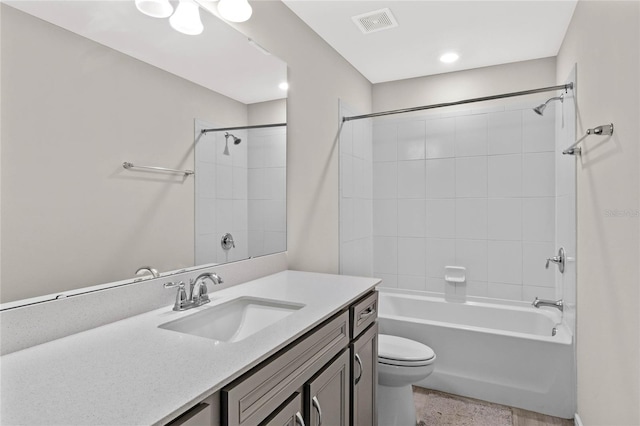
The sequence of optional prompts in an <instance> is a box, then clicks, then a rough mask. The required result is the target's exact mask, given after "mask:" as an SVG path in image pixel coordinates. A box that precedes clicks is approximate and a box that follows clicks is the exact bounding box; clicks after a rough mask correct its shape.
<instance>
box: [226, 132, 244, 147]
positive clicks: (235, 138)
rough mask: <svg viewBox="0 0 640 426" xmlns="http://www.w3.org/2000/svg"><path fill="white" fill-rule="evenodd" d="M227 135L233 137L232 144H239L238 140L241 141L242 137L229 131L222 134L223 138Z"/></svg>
mask: <svg viewBox="0 0 640 426" xmlns="http://www.w3.org/2000/svg"><path fill="white" fill-rule="evenodd" d="M229 137H232V138H233V144H234V145H238V144H240V142H242V139H240V138H238V137H236V136H235V135H232V134H231V133H228V132H227V133H225V134H224V138H225V139H228V138H229Z"/></svg>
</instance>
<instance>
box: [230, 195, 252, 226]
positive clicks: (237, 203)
mask: <svg viewBox="0 0 640 426" xmlns="http://www.w3.org/2000/svg"><path fill="white" fill-rule="evenodd" d="M232 203H233V222H232V229H233V231H234V232H235V231H246V230H248V229H249V217H248V208H247V200H233V201H232Z"/></svg>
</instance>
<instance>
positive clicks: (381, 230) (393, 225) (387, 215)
mask: <svg viewBox="0 0 640 426" xmlns="http://www.w3.org/2000/svg"><path fill="white" fill-rule="evenodd" d="M373 235H378V236H390V237H391V236H396V235H398V201H397V200H374V201H373Z"/></svg>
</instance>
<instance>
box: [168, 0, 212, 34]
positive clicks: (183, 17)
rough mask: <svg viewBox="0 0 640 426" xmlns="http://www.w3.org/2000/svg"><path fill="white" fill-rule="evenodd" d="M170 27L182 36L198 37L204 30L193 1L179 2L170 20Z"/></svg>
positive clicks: (198, 11)
mask: <svg viewBox="0 0 640 426" xmlns="http://www.w3.org/2000/svg"><path fill="white" fill-rule="evenodd" d="M169 23H170V24H171V27H172V28H173V29H174V30H176V31H179V32H181V33H183V34H187V35H198V34H201V33H202V31H203V30H204V26H203V25H202V21H201V20H200V9H199V7H198V5H197V4H196V3H195V2H193V0H180V3H179V4H178V7H177V8H176V11H175V13H174V14H173V15H171V18H169Z"/></svg>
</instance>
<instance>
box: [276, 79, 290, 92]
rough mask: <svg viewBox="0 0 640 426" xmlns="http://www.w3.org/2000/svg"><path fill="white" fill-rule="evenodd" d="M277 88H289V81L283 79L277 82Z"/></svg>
mask: <svg viewBox="0 0 640 426" xmlns="http://www.w3.org/2000/svg"><path fill="white" fill-rule="evenodd" d="M278 88H279V89H280V90H289V83H287V82H286V81H283V82H282V83H280V84H278Z"/></svg>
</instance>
